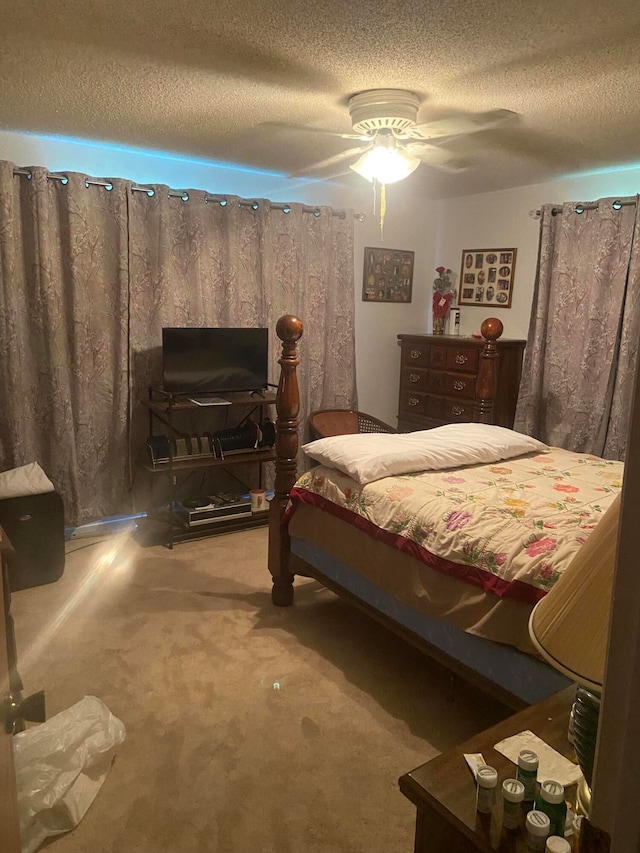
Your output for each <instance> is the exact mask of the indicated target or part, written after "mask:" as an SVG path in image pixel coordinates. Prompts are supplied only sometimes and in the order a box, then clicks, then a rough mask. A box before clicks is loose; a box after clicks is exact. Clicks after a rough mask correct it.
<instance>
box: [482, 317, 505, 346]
mask: <svg viewBox="0 0 640 853" xmlns="http://www.w3.org/2000/svg"><path fill="white" fill-rule="evenodd" d="M503 332H504V326H503V325H502V320H498V318H497V317H487V319H486V320H485V321H484V322H483V324H482V325H481V326H480V334H481V335H482V337H483V338H485V339H486V340H487V341H497V340H498V338H499V337H500V336H501V335H502V333H503Z"/></svg>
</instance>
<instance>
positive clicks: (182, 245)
mask: <svg viewBox="0 0 640 853" xmlns="http://www.w3.org/2000/svg"><path fill="white" fill-rule="evenodd" d="M14 168H15V167H14V165H13V164H12V163H7V162H0V394H1V395H2V396H1V399H2V407H1V408H0V470H5V469H7V468H11V467H14V466H17V465H22V464H25V463H27V462H32V461H38V462H39V463H40V465H41V466H42V467H43V468H44V469H45V471H46V472H47V474H48V475H49V476H50V478H51V479H52V480H53V482H54V484H55V485H56V488H57V489H58V490H59V491H60V493H61V494H62V496H63V498H64V501H65V507H66V518H67V521H68V523H72V524H76V523H80V522H82V521H86V520H88V519H92V518H99V517H103V516H106V515H112V514H114V513H124V512H127V511H129V510H130V509H132V508H134V507H133V502H132V496H131V495H132V493H131V486H132V482H133V480H134V474H135V473H136V469H138V470H139V465H138V462H139V461H140V460H141V459H143V458H144V455H145V439H146V433H147V420H146V416H145V411H144V408H143V406H142V404H141V401H142V400H143V399H144V398H145V397H146V394H147V387H148V385H150V384H152V383H159V382H160V380H161V376H162V371H161V351H160V345H161V340H162V334H161V330H162V327H163V326H267V327H268V328H269V331H270V341H271V370H272V374H271V381H272V382H274V383H275V382H276V381H277V378H278V373H277V371H278V365H277V358H278V356H279V347H278V340H277V338H276V335H275V324H276V321H277V319H278V317H280V316H281V315H282V314H284V313H293V314H298V315H299V316H300V317H301V318H302V320H303V322H304V324H305V336H304V339H303V345H302V346H301V361H302V364H301V371H300V386H301V396H302V411H301V418H302V419H306V415H307V413H308V411H310V410H311V409H313V408H319V407H323V406H352V405H355V403H356V400H355V364H354V361H355V344H354V292H353V216H352V214H351V212H348V213H347V214H345V215H343V216H339V215H336V214H334V212H333V211H332V210H331V209H330V208H320V209H319V210H320V213H319V215H317V216H316V215H314V214H313V213H309V212H308V211H307V212H305V209H304V208H303V206H302V205H298V204H292V205H291V212H290V213H284V212H283V211H281V210H278V209H271V208H270V206H269V203H268V202H260V203H259V204H258V208H257V209H256V210H254V209H252V208H251V207H248V206H244V205H243V206H241V205H240V204H239V201H240V200H239V199H237V198H234V197H231V196H230V197H228V199H227V202H226V204H224V205H222V204H220V203H217V202H210V203H207V202H206V201H205V197H206V196H205V193H203V192H202V191H197V190H196V191H189V194H188V200H186V201H183V200H182V199H181V198H179V197H175V196H172V197H169V195H168V188H167V187H163V186H156V187H153V188H149V189H150V191H151V190H152V191H153V192H152V195H148V194H147V193H146V192H134V191H132V190H131V184H130V183H129V182H126V181H121V180H110V185H111V187H112V188H111V189H110V190H107V189H105V188H103V187H100V186H95V185H87V184H86V183H85V181H86V177H85V176H84V175H78V174H74V173H67V174H66V181H65V182H61V181H59V180H55V179H53V178H51V177H48V173H47V171H46V170H45V169H43V168H39V167H38V168H33V169H30V170H29V171H30V173H31V177H30V178H28V177H26V176H16V175H14ZM303 422H304V421H303ZM142 479H144V478H142ZM138 482H139V481H138ZM136 508H140V509H144V508H145V504H142V505H139V506H137V507H136Z"/></svg>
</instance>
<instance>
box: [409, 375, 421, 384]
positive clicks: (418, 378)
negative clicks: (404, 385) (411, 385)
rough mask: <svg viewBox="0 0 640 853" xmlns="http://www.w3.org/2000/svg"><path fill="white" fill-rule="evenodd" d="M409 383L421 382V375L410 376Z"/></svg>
mask: <svg viewBox="0 0 640 853" xmlns="http://www.w3.org/2000/svg"><path fill="white" fill-rule="evenodd" d="M409 382H420V374H419V373H410V374H409Z"/></svg>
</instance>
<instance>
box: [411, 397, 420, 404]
mask: <svg viewBox="0 0 640 853" xmlns="http://www.w3.org/2000/svg"><path fill="white" fill-rule="evenodd" d="M419 402H420V400H418V398H417V397H409V405H410V406H417V405H418V403H419Z"/></svg>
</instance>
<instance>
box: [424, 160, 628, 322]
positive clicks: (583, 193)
mask: <svg viewBox="0 0 640 853" xmlns="http://www.w3.org/2000/svg"><path fill="white" fill-rule="evenodd" d="M638 191H640V168H635V169H625V170H619V171H610V172H603V173H600V174H592V175H585V176H582V177H575V178H563V179H562V180H557V181H550V182H548V183H544V184H534V185H531V186H526V187H516V188H514V189H510V190H501V191H500V192H493V193H483V194H481V195H472V196H464V197H462V198H454V199H445V200H443V201H441V202H439V204H438V211H437V226H436V235H435V247H436V257H437V262H438V263H439V264H443V265H445V266H448V267H450V268H451V269H452V270H454V271H455V272H456V273H457V274H458V278H457V279H456V283H457V284H459V276H460V261H461V256H462V251H463V249H483V248H494V247H495V248H501V247H505V248H507V247H512V246H514V247H516V248H517V250H518V256H517V262H516V271H515V278H514V288H513V300H512V307H511V308H495V309H494V308H475V307H473V306H467V305H464V306H462V308H461V309H460V311H461V325H460V332H461V334H463V335H470V334H471V333H472V332H476V331H479V329H480V324H481V323H482V321H483V320H484V319H485V318H486V317H489V316H496V317H498V318H499V319H500V320H502V322H503V323H504V337H505V338H526V337H527V332H528V328H529V315H530V313H531V300H532V298H533V283H534V277H535V272H536V263H537V253H538V234H539V222H538V220H536V219H531V218H530V217H529V215H528V214H529V211H530V210H533V209H536V208H539V207H540V205H541V204H546V203H557V204H561V203H562V202H564V201H583V202H584V201H593V200H595V199H597V198H605V197H608V196H613V197H617V196H628V195H635V193H637V192H638Z"/></svg>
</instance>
